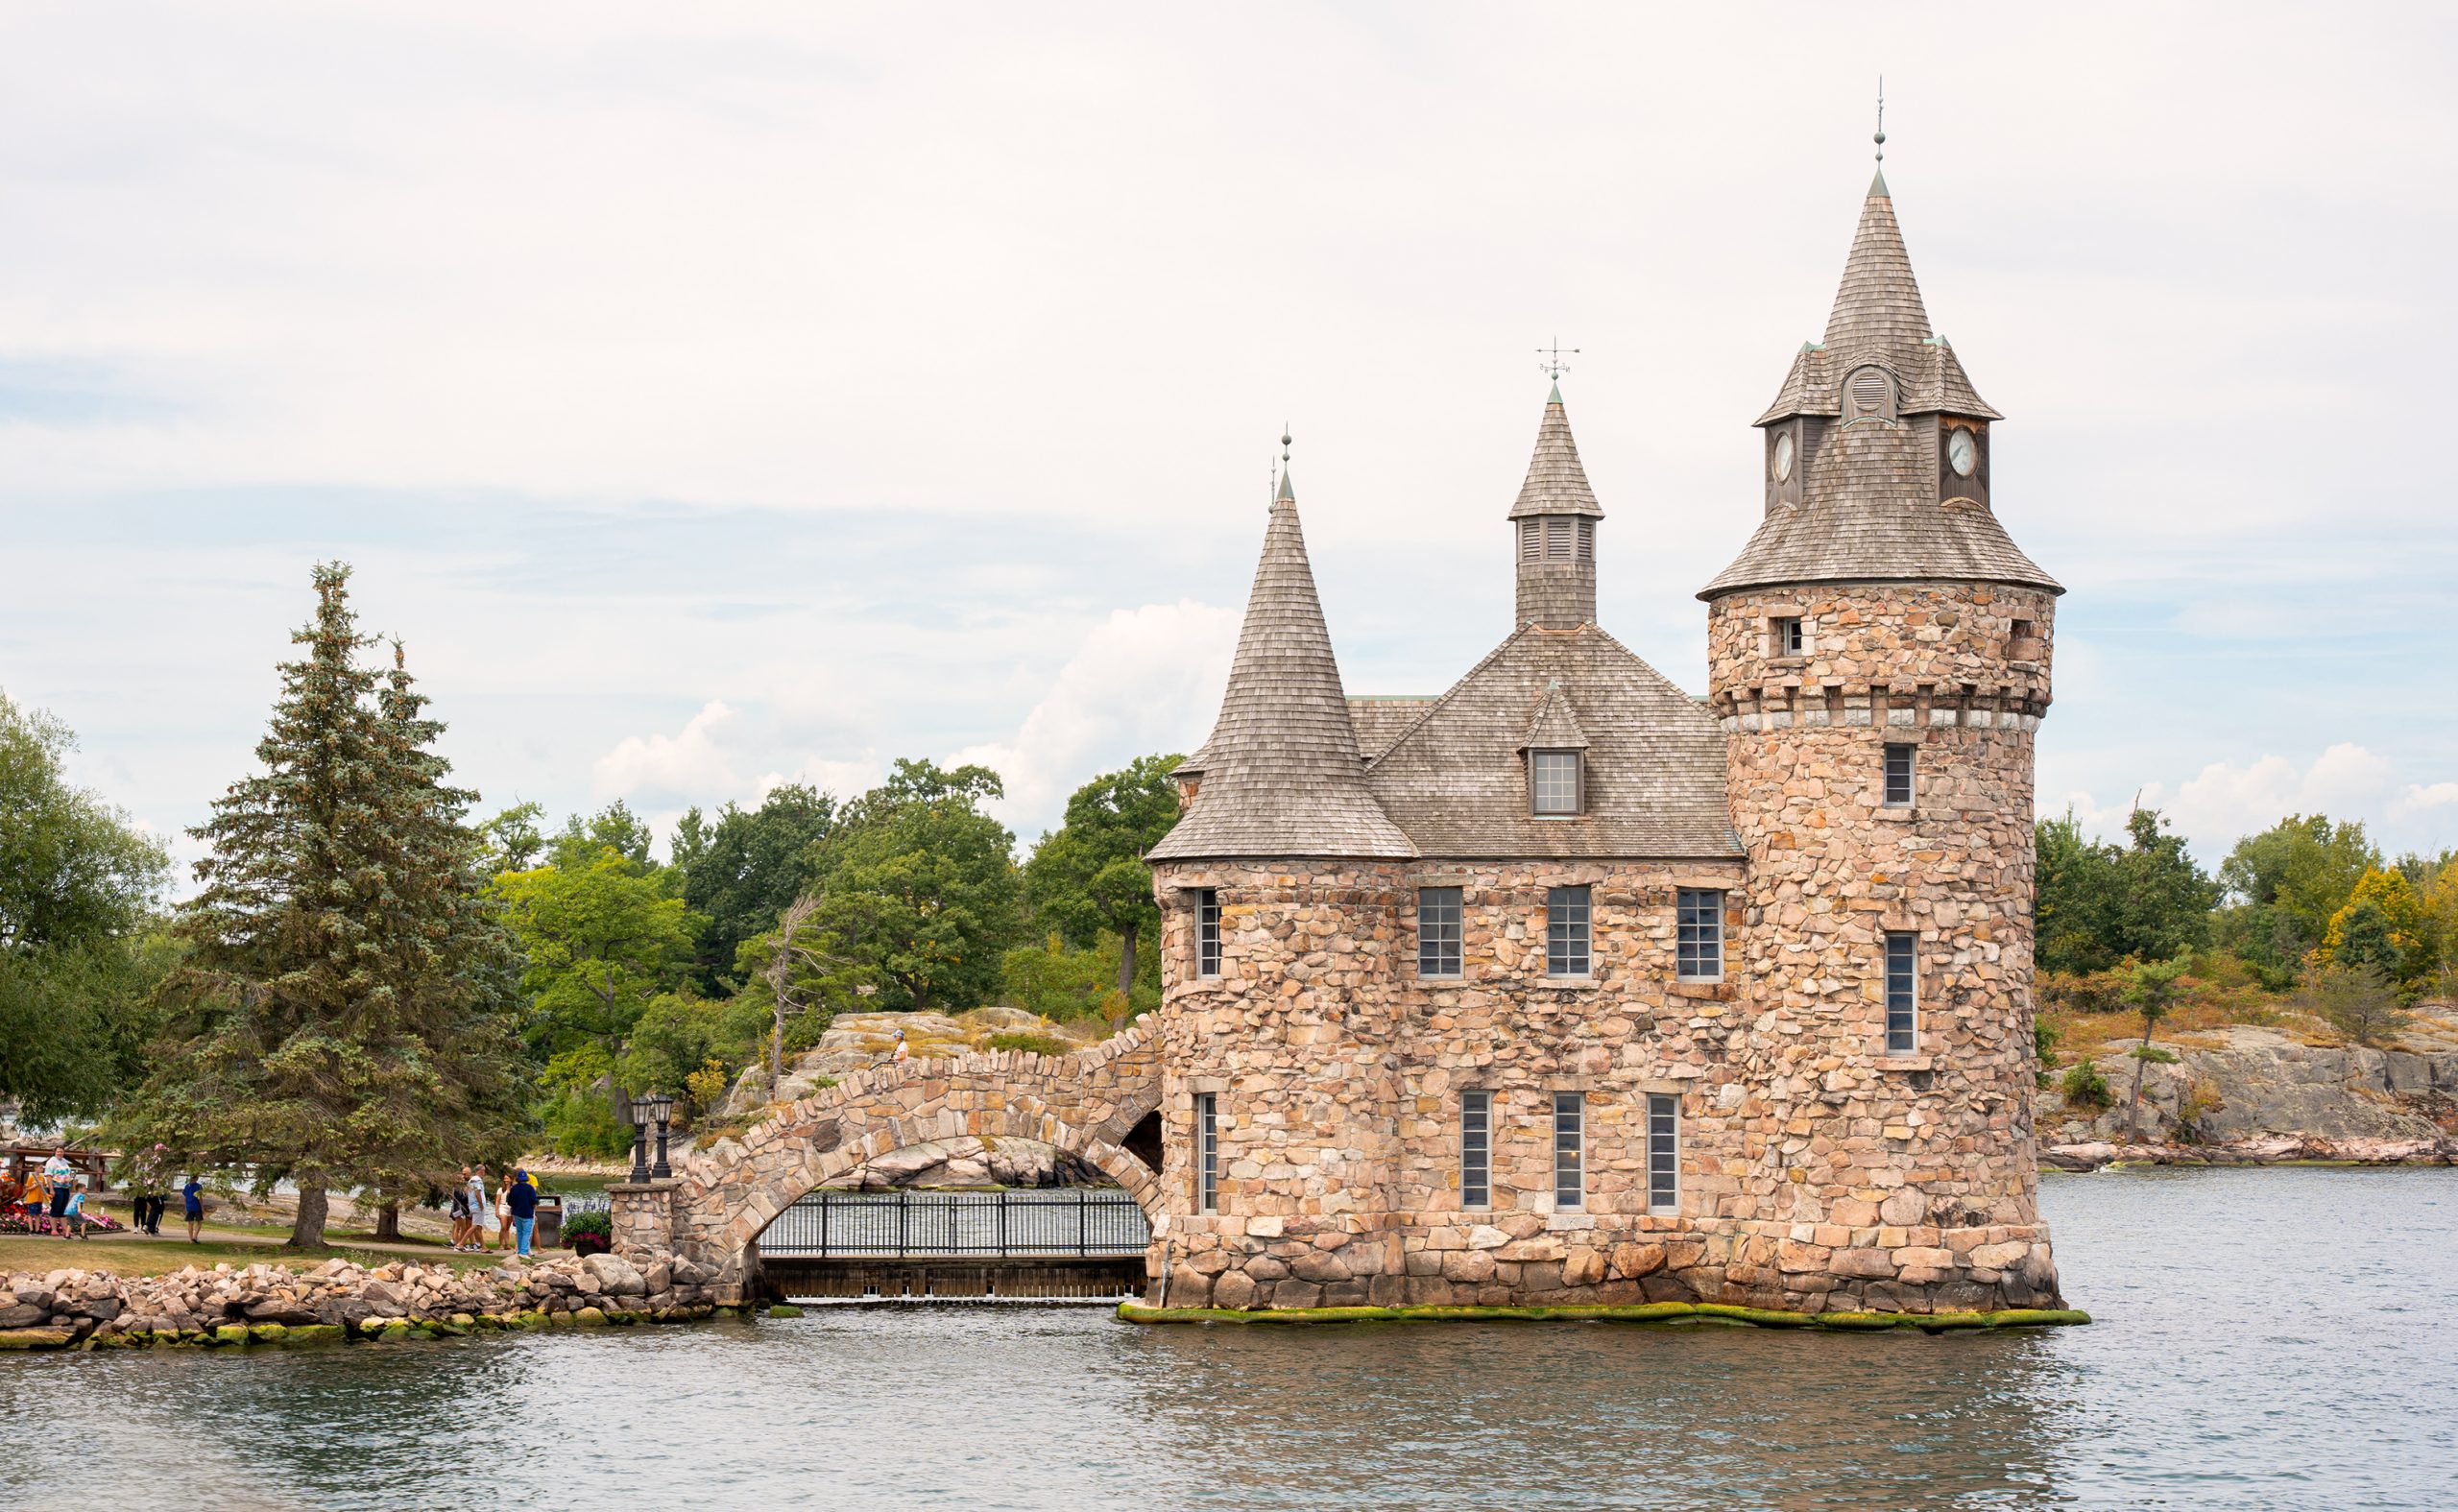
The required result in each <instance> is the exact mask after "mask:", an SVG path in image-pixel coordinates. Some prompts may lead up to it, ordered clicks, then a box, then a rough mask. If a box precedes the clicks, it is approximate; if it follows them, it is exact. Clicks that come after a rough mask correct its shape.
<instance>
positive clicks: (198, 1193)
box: [180, 1176, 205, 1244]
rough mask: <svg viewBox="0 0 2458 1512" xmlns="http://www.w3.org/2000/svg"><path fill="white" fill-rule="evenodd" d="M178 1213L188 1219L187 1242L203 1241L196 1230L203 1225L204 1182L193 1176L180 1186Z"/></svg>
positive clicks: (196, 1242)
mask: <svg viewBox="0 0 2458 1512" xmlns="http://www.w3.org/2000/svg"><path fill="white" fill-rule="evenodd" d="M180 1214H181V1216H182V1217H184V1218H186V1219H187V1220H188V1242H189V1243H190V1244H202V1243H204V1242H205V1240H203V1239H202V1238H200V1237H198V1236H197V1231H198V1230H200V1229H202V1228H204V1227H205V1183H203V1182H201V1181H199V1180H197V1179H196V1178H195V1177H193V1176H191V1177H189V1178H188V1182H187V1185H186V1186H184V1187H181V1188H180Z"/></svg>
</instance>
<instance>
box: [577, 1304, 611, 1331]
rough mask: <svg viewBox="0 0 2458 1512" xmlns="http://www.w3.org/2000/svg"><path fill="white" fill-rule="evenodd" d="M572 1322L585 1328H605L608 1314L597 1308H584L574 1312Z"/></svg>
mask: <svg viewBox="0 0 2458 1512" xmlns="http://www.w3.org/2000/svg"><path fill="white" fill-rule="evenodd" d="M572 1322H573V1324H574V1325H576V1326H577V1327H580V1328H584V1329H596V1328H603V1327H605V1326H606V1314H605V1312H604V1311H603V1310H601V1309H599V1308H581V1309H580V1310H579V1311H578V1312H575V1313H573V1314H572Z"/></svg>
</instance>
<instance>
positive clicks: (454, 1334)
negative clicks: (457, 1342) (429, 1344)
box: [426, 1323, 470, 1339]
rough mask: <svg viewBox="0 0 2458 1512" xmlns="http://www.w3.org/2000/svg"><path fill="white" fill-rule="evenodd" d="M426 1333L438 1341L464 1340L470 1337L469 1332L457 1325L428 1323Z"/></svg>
mask: <svg viewBox="0 0 2458 1512" xmlns="http://www.w3.org/2000/svg"><path fill="white" fill-rule="evenodd" d="M426 1331H427V1332H428V1333H430V1334H432V1335H434V1336H435V1337H437V1338H440V1339H466V1338H468V1337H469V1336H470V1331H469V1330H468V1329H465V1328H463V1327H462V1326H461V1325H460V1324H458V1323H430V1324H428V1325H427V1326H426Z"/></svg>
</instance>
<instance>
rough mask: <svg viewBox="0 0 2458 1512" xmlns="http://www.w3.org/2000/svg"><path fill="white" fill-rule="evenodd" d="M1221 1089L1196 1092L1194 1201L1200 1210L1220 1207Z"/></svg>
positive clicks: (1205, 1210)
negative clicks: (1217, 1098)
mask: <svg viewBox="0 0 2458 1512" xmlns="http://www.w3.org/2000/svg"><path fill="white" fill-rule="evenodd" d="M1216 1096H1217V1093H1214V1092H1197V1093H1195V1094H1194V1202H1195V1211H1196V1212H1219V1211H1220V1120H1219V1116H1218V1108H1217V1103H1216V1102H1215V1101H1214V1099H1215V1097H1216Z"/></svg>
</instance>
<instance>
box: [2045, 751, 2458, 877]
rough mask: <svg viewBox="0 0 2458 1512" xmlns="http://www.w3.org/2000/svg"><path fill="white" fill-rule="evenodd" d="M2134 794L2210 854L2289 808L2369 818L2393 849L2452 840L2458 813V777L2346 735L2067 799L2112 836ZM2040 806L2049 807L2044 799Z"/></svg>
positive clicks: (2086, 823)
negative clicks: (2429, 775) (2437, 773)
mask: <svg viewBox="0 0 2458 1512" xmlns="http://www.w3.org/2000/svg"><path fill="white" fill-rule="evenodd" d="M2137 803H2138V804H2140V805H2141V806H2142V807H2145V808H2156V809H2158V810H2159V811H2160V813H2161V814H2162V815H2164V816H2165V817H2166V818H2167V820H2168V822H2169V824H2170V826H2171V827H2172V828H2175V829H2176V830H2177V831H2178V832H2179V833H2181V834H2182V835H2183V836H2185V838H2186V839H2187V840H2188V841H2190V842H2191V843H2192V846H2193V849H2194V851H2195V852H2196V853H2197V854H2198V855H2201V856H2202V857H2204V858H2205V860H2211V859H2216V858H2217V857H2219V856H2222V855H2225V854H2226V853H2227V852H2229V849H2230V848H2232V847H2233V846H2234V845H2235V843H2236V841H2237V840H2238V839H2240V838H2242V837H2243V836H2245V835H2249V834H2253V833H2255V832H2257V831H2260V830H2263V829H2267V828H2270V827H2271V826H2272V825H2275V824H2277V822H2278V821H2279V820H2281V819H2284V818H2286V817H2287V816H2288V815H2290V814H2327V815H2329V816H2330V817H2332V818H2334V819H2341V820H2350V819H2355V820H2363V821H2365V822H2366V823H2367V826H2368V828H2370V830H2371V832H2372V834H2373V837H2374V840H2375V842H2377V843H2379V844H2380V845H2381V846H2382V847H2383V848H2384V849H2386V850H2391V851H2397V850H2399V849H2402V848H2405V847H2408V846H2421V847H2432V846H2435V845H2437V844H2441V843H2446V842H2445V841H2437V840H2436V839H2435V838H2434V837H2435V836H2436V835H2437V834H2440V833H2441V832H2442V831H2443V830H2444V829H2446V828H2447V826H2448V822H2449V820H2450V819H2451V818H2452V817H2458V782H2452V781H2437V782H2429V783H2419V782H2402V781H2401V780H2399V777H2398V768H2397V766H2396V764H2395V763H2393V762H2392V761H2391V760H2389V759H2388V758H2387V757H2385V756H2379V755H2376V754H2375V753H2374V752H2372V751H2370V750H2368V749H2366V748H2365V747H2363V746H2360V745H2357V744H2355V743H2354V742H2352V741H2346V740H2342V741H2340V742H2338V743H2337V744H2335V745H2332V746H2330V747H2329V748H2328V749H2327V750H2325V751H2324V752H2323V753H2322V754H2321V755H2320V756H2316V757H2314V758H2313V760H2312V762H2311V763H2310V764H2309V765H2305V766H2298V765H2297V764H2296V763H2295V762H2294V761H2292V760H2290V759H2288V758H2287V757H2285V756H2276V755H2274V756H2260V757H2258V758H2256V759H2254V760H2253V761H2250V762H2245V763H2241V764H2240V763H2238V762H2234V761H2213V762H2211V763H2209V764H2208V765H2206V766H2205V767H2204V768H2203V769H2202V770H2201V771H2200V772H2198V773H2196V774H2195V775H2194V776H2192V777H2189V778H2187V779H2185V780H2183V781H2181V782H2180V783H2178V784H2176V786H2175V787H2174V788H2171V787H2170V786H2169V785H2168V784H2166V783H2164V782H2151V783H2147V784H2145V785H2144V787H2143V789H2142V791H2141V793H2140V795H2139V796H2138V797H2137V798H2135V799H2133V800H2131V801H2122V802H2116V803H2108V804H2103V803H2101V802H2099V801H2098V800H2097V799H2096V798H2095V797H2094V796H2093V795H2092V794H2090V793H2087V792H2076V793H2072V794H2069V795H2067V797H2066V798H2065V800H2064V804H2063V805H2062V806H2064V807H2066V808H2070V809H2071V810H2072V811H2073V813H2074V815H2075V817H2076V818H2077V819H2079V820H2081V821H2082V823H2083V827H2084V829H2085V830H2087V831H2089V832H2091V833H2093V834H2100V835H2115V834H2118V833H2121V832H2122V831H2123V830H2124V828H2125V821H2126V817H2127V815H2128V814H2130V813H2131V812H2132V811H2133V808H2134V806H2135V804H2137ZM2042 811H2043V812H2049V811H2051V810H2050V809H2049V808H2048V807H2047V805H2042Z"/></svg>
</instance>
